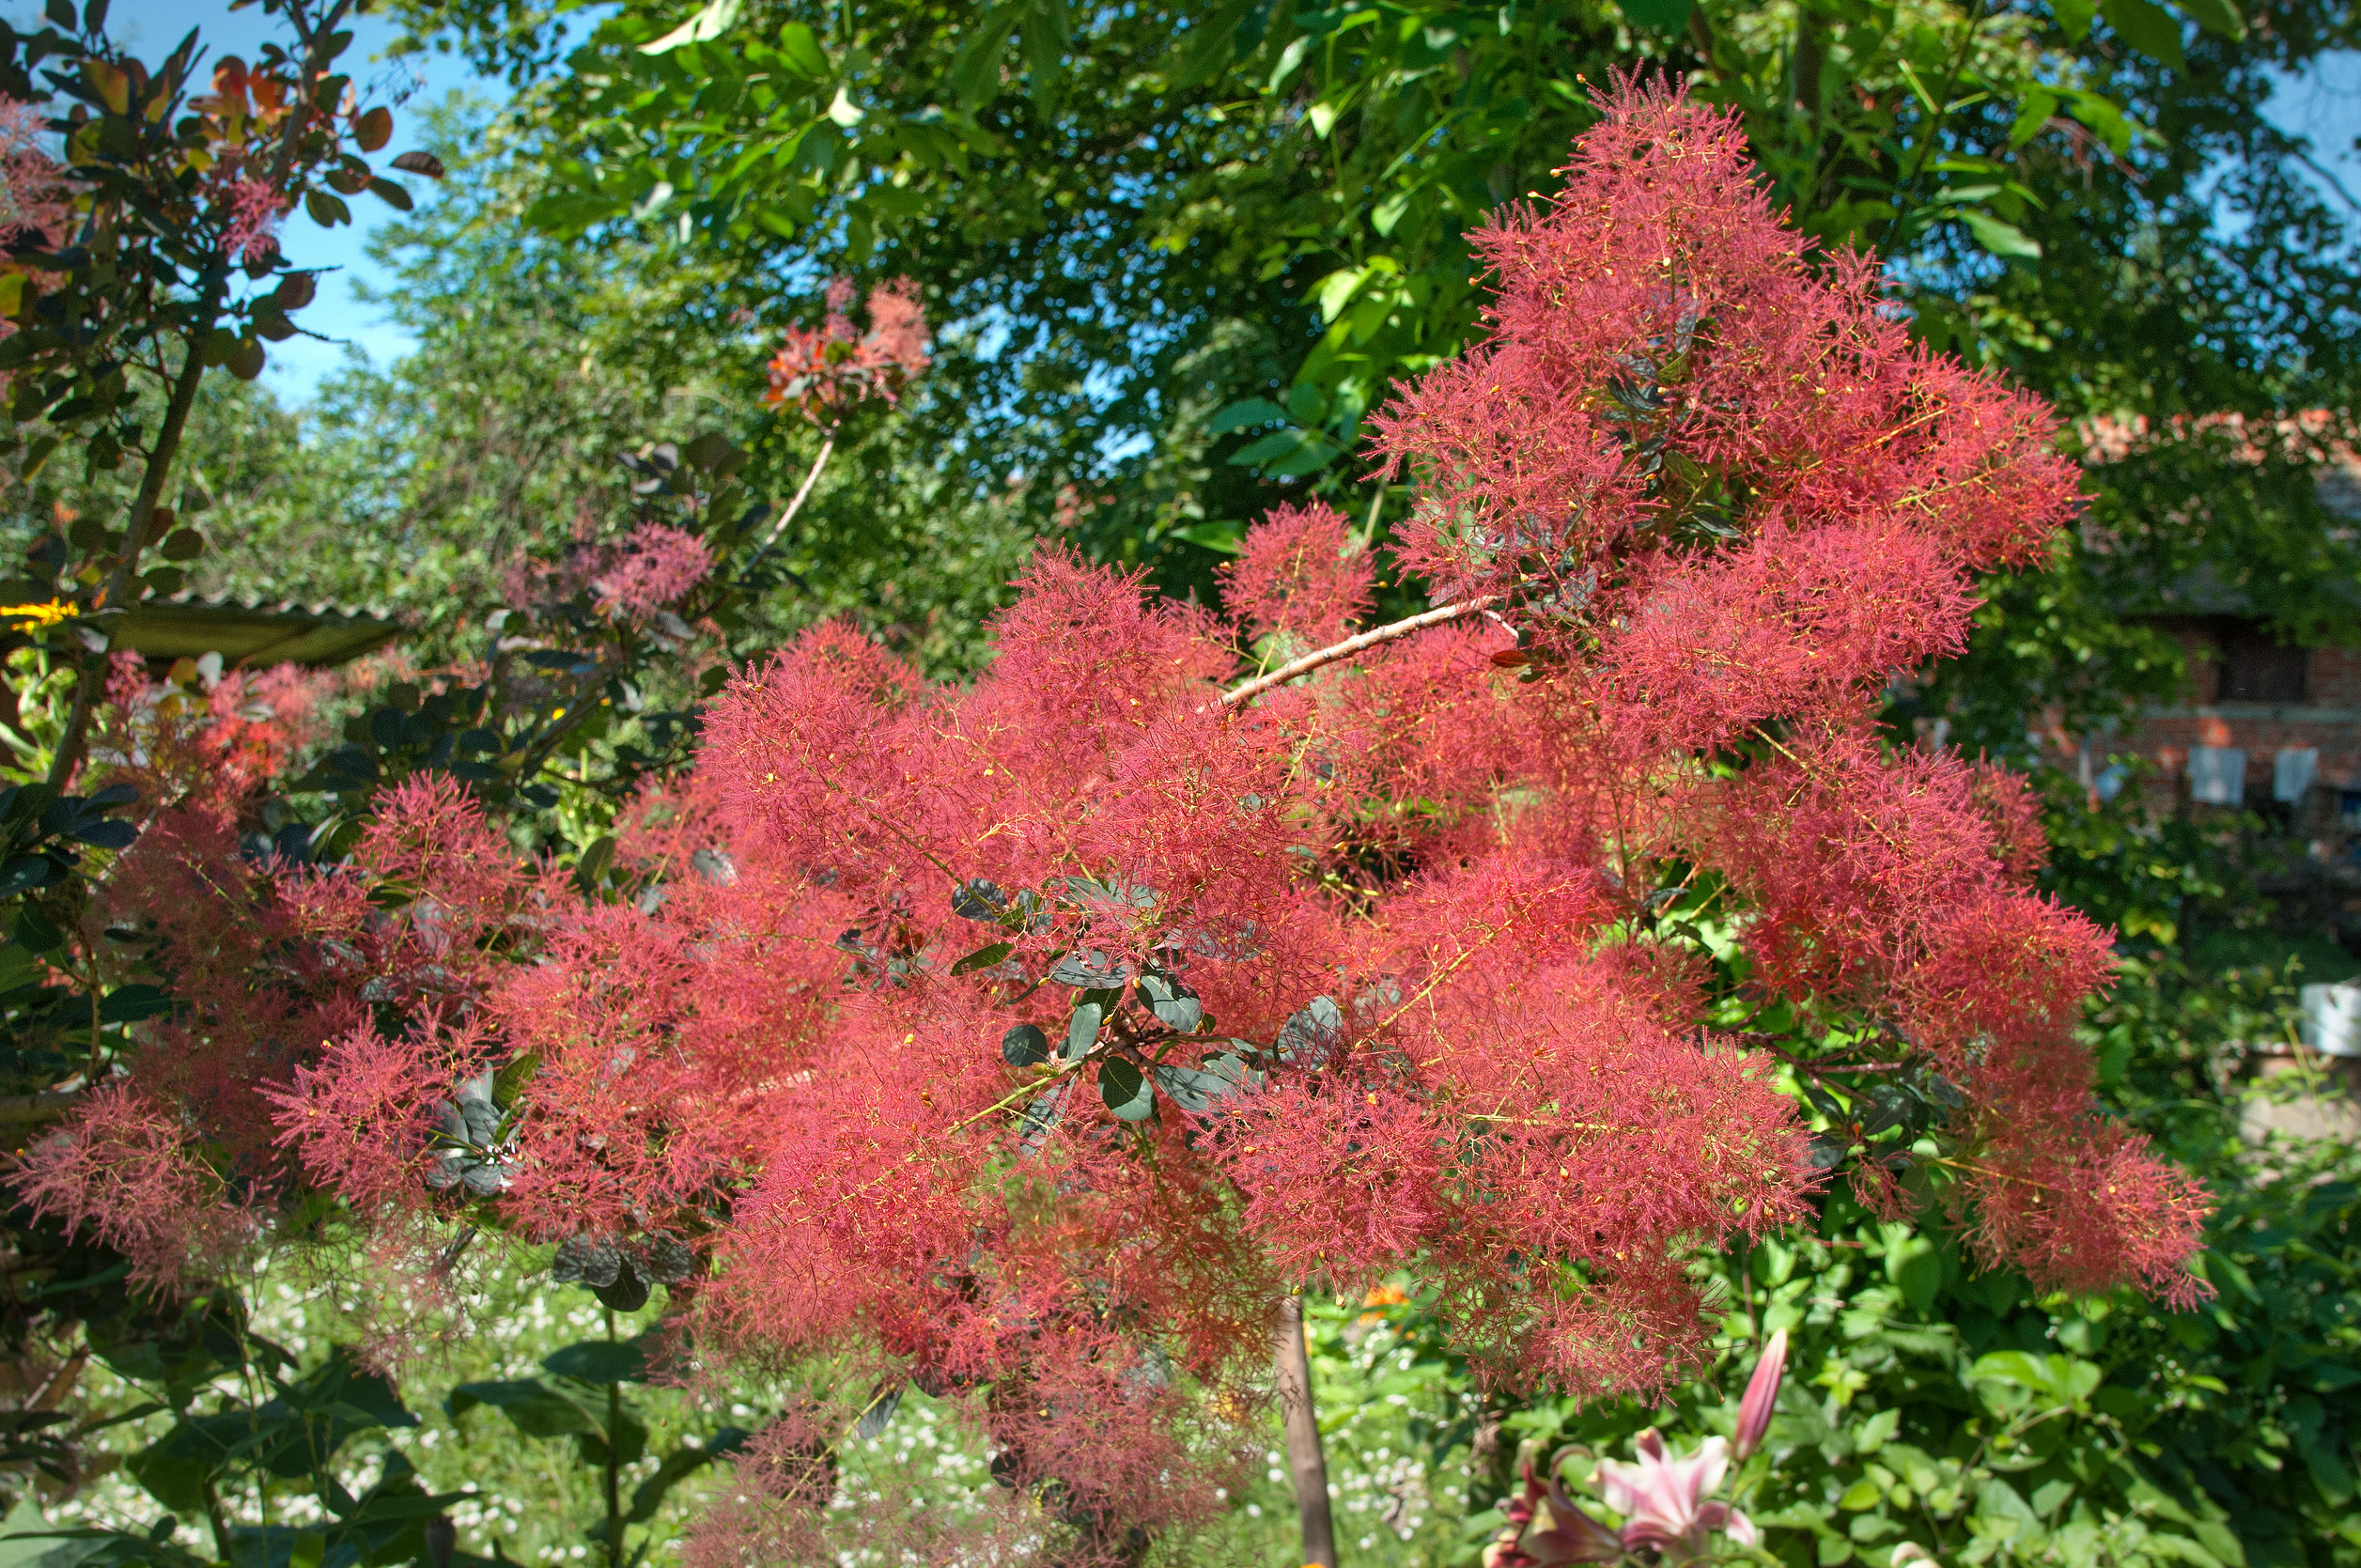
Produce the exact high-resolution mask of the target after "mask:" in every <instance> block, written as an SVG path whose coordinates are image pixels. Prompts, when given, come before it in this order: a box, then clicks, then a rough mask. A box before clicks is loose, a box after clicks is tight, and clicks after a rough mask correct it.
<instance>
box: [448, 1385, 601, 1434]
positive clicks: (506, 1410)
mask: <svg viewBox="0 0 2361 1568" xmlns="http://www.w3.org/2000/svg"><path fill="white" fill-rule="evenodd" d="M477 1405H489V1406H490V1407H491V1408H493V1409H495V1410H498V1411H499V1412H500V1413H501V1414H502V1415H505V1416H506V1417H507V1418H508V1419H509V1421H512V1422H514V1423H515V1424H516V1428H517V1430H518V1431H520V1432H521V1433H523V1434H524V1435H525V1436H528V1437H573V1436H582V1435H584V1434H589V1435H591V1436H597V1434H598V1429H599V1423H598V1418H597V1417H596V1416H594V1415H592V1414H591V1413H590V1411H589V1410H587V1409H585V1408H584V1407H583V1406H582V1405H581V1404H580V1403H579V1402H577V1401H575V1400H573V1399H571V1398H568V1397H567V1395H565V1394H562V1393H560V1392H558V1391H557V1390H556V1389H552V1388H551V1387H550V1386H549V1385H548V1384H546V1383H544V1382H542V1381H541V1380H540V1379H539V1378H537V1377H521V1378H508V1379H502V1380H499V1381H494V1382H483V1383H462V1384H460V1385H459V1386H458V1388H456V1389H452V1390H451V1391H450V1393H449V1394H447V1395H445V1396H444V1398H443V1409H444V1410H445V1411H446V1412H448V1413H449V1414H450V1415H452V1416H454V1417H458V1416H463V1415H465V1414H467V1412H469V1411H470V1410H473V1409H474V1408H475V1407H476V1406H477Z"/></svg>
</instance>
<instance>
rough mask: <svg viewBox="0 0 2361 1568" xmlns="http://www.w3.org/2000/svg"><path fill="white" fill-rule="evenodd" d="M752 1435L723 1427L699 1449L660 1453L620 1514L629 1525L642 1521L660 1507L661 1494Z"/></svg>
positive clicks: (724, 1457)
mask: <svg viewBox="0 0 2361 1568" xmlns="http://www.w3.org/2000/svg"><path fill="white" fill-rule="evenodd" d="M751 1436H753V1434H752V1433H750V1432H747V1431H744V1430H742V1429H741V1428H738V1427H735V1426H725V1427H722V1429H721V1430H720V1431H718V1432H716V1433H714V1435H713V1436H711V1437H710V1438H708V1439H707V1441H706V1445H705V1446H704V1447H703V1448H693V1449H692V1448H679V1449H675V1450H674V1451H673V1452H670V1453H668V1454H666V1455H665V1456H664V1460H663V1463H662V1464H660V1465H659V1466H657V1467H656V1473H655V1474H654V1475H651V1476H649V1477H648V1478H647V1479H646V1480H645V1481H643V1482H641V1483H639V1485H638V1486H637V1487H636V1488H635V1489H634V1490H633V1491H632V1493H631V1511H630V1512H629V1514H625V1515H624V1517H625V1519H627V1520H628V1521H629V1522H630V1523H632V1524H645V1523H646V1522H647V1521H648V1520H650V1519H652V1518H654V1517H655V1516H656V1510H657V1509H659V1508H660V1507H661V1506H663V1501H664V1495H665V1494H666V1493H668V1492H670V1491H671V1490H672V1489H673V1488H674V1487H675V1486H676V1485H678V1484H679V1483H681V1482H683V1481H685V1480H687V1479H688V1478H689V1477H690V1476H692V1475H694V1474H695V1473H696V1472H697V1471H699V1470H700V1469H703V1468H704V1467H706V1466H707V1465H710V1464H712V1463H713V1462H714V1461H715V1460H717V1459H727V1458H728V1457H729V1456H730V1455H732V1454H734V1453H736V1452H738V1450H739V1449H741V1448H744V1447H745V1446H746V1439H747V1438H749V1437H751Z"/></svg>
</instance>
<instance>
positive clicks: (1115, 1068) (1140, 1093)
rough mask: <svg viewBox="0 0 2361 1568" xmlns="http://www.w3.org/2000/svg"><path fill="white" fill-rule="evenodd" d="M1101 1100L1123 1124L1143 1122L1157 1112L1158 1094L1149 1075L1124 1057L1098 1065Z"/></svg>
mask: <svg viewBox="0 0 2361 1568" xmlns="http://www.w3.org/2000/svg"><path fill="white" fill-rule="evenodd" d="M1098 1097H1099V1098H1100V1099H1102V1100H1105V1101H1106V1102H1107V1109H1108V1110H1111V1111H1113V1112H1114V1113H1115V1119H1116V1120H1117V1121H1120V1122H1143V1121H1145V1120H1147V1119H1148V1118H1149V1117H1150V1116H1152V1115H1154V1114H1155V1113H1156V1091H1155V1090H1154V1089H1153V1088H1151V1087H1149V1084H1148V1079H1147V1075H1146V1074H1145V1073H1142V1071H1140V1068H1139V1066H1138V1064H1137V1063H1131V1062H1126V1061H1125V1060H1124V1059H1123V1058H1121V1057H1115V1058H1112V1059H1111V1060H1109V1061H1106V1062H1102V1063H1099V1064H1098Z"/></svg>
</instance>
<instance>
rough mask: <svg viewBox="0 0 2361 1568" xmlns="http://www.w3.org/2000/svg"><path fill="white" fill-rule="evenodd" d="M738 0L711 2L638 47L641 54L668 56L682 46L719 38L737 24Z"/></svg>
mask: <svg viewBox="0 0 2361 1568" xmlns="http://www.w3.org/2000/svg"><path fill="white" fill-rule="evenodd" d="M739 4H740V0H712V3H711V4H709V5H707V6H706V7H704V8H701V9H699V10H697V11H696V12H694V13H692V14H691V16H690V18H689V20H688V21H686V22H684V23H681V24H680V25H679V26H677V27H676V28H674V29H673V30H672V31H671V32H669V33H666V34H665V35H664V36H663V37H662V38H660V39H657V40H656V41H655V42H653V43H644V44H642V45H640V53H641V54H670V53H671V52H672V51H674V50H676V49H678V48H680V47H681V46H682V45H683V44H690V43H704V42H707V40H709V39H718V38H720V37H721V36H722V34H723V33H725V32H727V31H729V29H730V28H731V27H732V26H734V25H735V24H736V23H737V22H738V8H739Z"/></svg>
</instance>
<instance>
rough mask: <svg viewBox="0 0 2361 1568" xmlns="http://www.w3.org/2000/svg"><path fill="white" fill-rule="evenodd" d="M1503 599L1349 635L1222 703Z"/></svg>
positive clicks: (1493, 597) (1450, 607) (1449, 607)
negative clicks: (1354, 635)
mask: <svg viewBox="0 0 2361 1568" xmlns="http://www.w3.org/2000/svg"><path fill="white" fill-rule="evenodd" d="M1499 600H1500V596H1499V595H1498V594H1486V595H1484V596H1483V597H1482V598H1471V599H1468V600H1467V601H1465V602H1464V603H1460V604H1446V605H1444V606H1443V607H1442V608H1441V609H1439V610H1429V611H1428V612H1427V613H1425V614H1423V615H1413V616H1411V617H1410V618H1409V619H1408V620H1406V621H1396V622H1394V623H1393V624H1392V625H1391V626H1381V627H1377V628H1375V629H1373V630H1369V631H1364V632H1362V633H1360V634H1359V636H1356V637H1347V638H1345V639H1344V641H1343V642H1342V643H1337V644H1332V645H1331V646H1328V647H1325V648H1322V649H1321V650H1320V651H1319V652H1317V653H1308V654H1305V655H1304V656H1303V657H1302V658H1301V659H1298V660H1295V661H1294V662H1293V663H1289V664H1281V666H1280V667H1279V668H1278V669H1276V670H1273V671H1271V672H1270V674H1268V675H1256V676H1255V677H1254V678H1253V679H1252V680H1250V681H1248V682H1246V683H1245V684H1244V685H1242V686H1237V687H1234V688H1232V689H1231V690H1230V691H1224V692H1223V693H1222V694H1221V698H1220V702H1219V706H1222V707H1235V706H1237V705H1238V704H1240V703H1242V702H1245V701H1246V700H1247V699H1248V698H1250V697H1259V696H1261V695H1262V694H1263V693H1264V692H1266V691H1269V690H1270V689H1271V688H1272V687H1274V686H1284V685H1286V684H1287V683H1288V682H1289V681H1291V680H1294V679H1296V678H1297V676H1300V675H1310V674H1311V673H1312V672H1313V671H1314V670H1317V669H1319V668H1320V667H1321V666H1323V665H1327V664H1333V663H1335V662H1336V661H1337V660H1340V659H1350V658H1352V657H1353V655H1355V654H1357V653H1359V652H1360V651H1361V650H1362V649H1364V648H1374V647H1375V646H1377V645H1378V644H1381V643H1390V642H1392V641H1393V640H1394V639H1395V638H1397V637H1407V636H1408V635H1410V633H1412V632H1413V631H1423V630H1425V629H1427V628H1428V627H1430V626H1442V625H1444V624H1445V623H1447V622H1451V621H1457V620H1465V619H1466V618H1467V617H1468V616H1469V615H1480V614H1482V613H1483V612H1484V611H1486V610H1488V609H1490V608H1491V607H1492V606H1493V605H1495V604H1498V603H1499ZM1208 706H1212V705H1208ZM1201 711H1202V710H1201Z"/></svg>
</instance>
